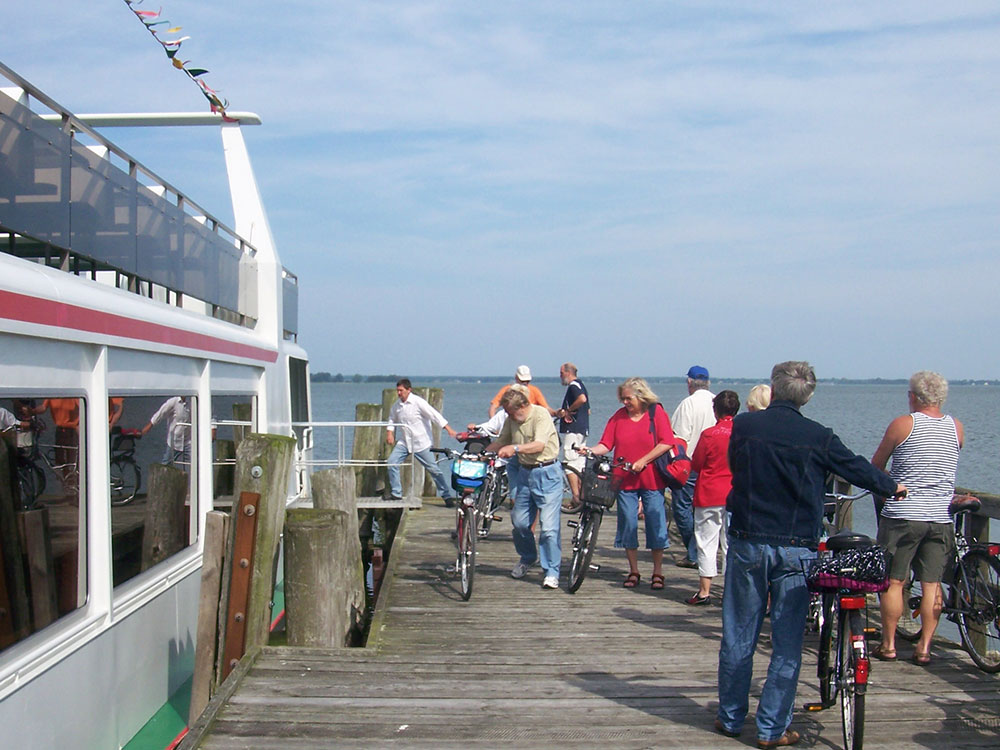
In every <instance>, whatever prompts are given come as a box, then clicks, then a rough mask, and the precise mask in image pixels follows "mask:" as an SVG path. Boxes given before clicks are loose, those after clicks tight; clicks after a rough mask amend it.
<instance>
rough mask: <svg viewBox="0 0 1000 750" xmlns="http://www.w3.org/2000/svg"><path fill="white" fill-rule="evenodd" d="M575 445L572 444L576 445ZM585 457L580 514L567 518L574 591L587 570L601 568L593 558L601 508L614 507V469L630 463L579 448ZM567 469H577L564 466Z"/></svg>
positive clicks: (599, 529)
mask: <svg viewBox="0 0 1000 750" xmlns="http://www.w3.org/2000/svg"><path fill="white" fill-rule="evenodd" d="M575 447H576V446H574V449H575ZM581 453H583V454H584V456H585V457H586V461H585V463H584V468H583V472H581V473H580V517H579V518H576V519H570V520H569V521H568V522H567V524H568V525H569V526H570V527H571V528H574V529H576V531H575V532H574V533H573V557H572V560H571V562H570V567H569V585H568V589H569V593H571V594H575V593H576V591H577V589H579V588H580V585H581V584H582V583H583V579H584V578H586V577H587V572H588V571H590V570H600V567H601V566H600V565H594V564H593V562H592V560H593V557H594V550H595V549H596V548H597V536H598V534H599V533H600V531H601V521H602V520H604V511H606V510H610V509H611V508H612V507H614V504H615V499H616V498H617V496H618V486H619V485H620V484H621V482H620V481H619V479H618V478H617V477H615V475H614V469H616V468H619V469H624V470H625V471H629V470H631V468H632V464H631V463H629V462H628V461H625V460H623V459H621V458H615V459H612V458H610V457H608V456H595V455H594V454H593V452H592V451H589V450H586V449H581ZM564 468H565V469H566V471H572V472H576V469H573V468H571V467H568V466H567V467H564Z"/></svg>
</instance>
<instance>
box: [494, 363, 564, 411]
mask: <svg viewBox="0 0 1000 750" xmlns="http://www.w3.org/2000/svg"><path fill="white" fill-rule="evenodd" d="M518 384H520V385H523V386H524V387H525V388H527V389H528V401H529V402H531V403H532V404H535V405H536V406H543V407H545V409H547V410H548V412H549V414H550V415H551V416H555V413H556V412H555V410H554V409H552V408H550V407H549V402H548V401H546V400H545V396H543V395H542V392H541V391H540V390H538V387H537V386H534V385H532V384H531V370H530V369H529V367H528V366H527V365H518V368H517V370H516V371H515V372H514V382H513V383H508V384H507V385H505V386H504V387H503V388H501V389H500V390H499V391H497V395H495V396H494V397H493V400H492V401H490V416H491V417H492V416H493V415H494V414H496V413H497V410H498V409H499V408H500V399H502V398H503V395H504V394H505V393H506V392H507V389H508V388H510V387H511V386H513V385H518Z"/></svg>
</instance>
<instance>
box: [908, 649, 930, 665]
mask: <svg viewBox="0 0 1000 750" xmlns="http://www.w3.org/2000/svg"><path fill="white" fill-rule="evenodd" d="M912 658H913V663H914V664H916V665H917V666H918V667H926V666H927V665H928V664H930V663H931V655H930V654H922V653H920V652H919V651H914V652H913V657H912Z"/></svg>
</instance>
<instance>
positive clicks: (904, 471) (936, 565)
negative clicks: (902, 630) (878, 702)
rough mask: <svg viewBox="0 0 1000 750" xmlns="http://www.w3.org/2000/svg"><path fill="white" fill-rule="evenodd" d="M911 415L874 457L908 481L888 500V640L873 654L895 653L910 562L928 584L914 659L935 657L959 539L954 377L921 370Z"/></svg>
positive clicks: (882, 538) (914, 382) (895, 425)
mask: <svg viewBox="0 0 1000 750" xmlns="http://www.w3.org/2000/svg"><path fill="white" fill-rule="evenodd" d="M907 395H908V397H909V401H910V413H909V414H905V415H903V416H902V417H897V418H896V419H894V420H893V421H892V422H891V423H890V424H889V427H888V429H886V431H885V437H883V438H882V442H881V443H880V444H879V447H878V449H877V450H876V451H875V455H874V456H873V457H872V463H873V464H874V465H875V466H877V467H878V468H880V469H882V470H883V471H884V470H885V467H886V463H887V462H888V460H889V458H890V457H891V458H892V466H891V467H890V469H889V476H891V477H892V478H893V479H895V480H896V481H897V482H898V483H900V484H904V485H906V488H907V489H908V490H909V493H908V494H907V496H906V497H904V498H902V499H899V500H893V499H891V498H890V499H889V500H888V501H886V502H884V503H883V505H882V510H881V518H880V519H879V529H878V541H879V543H881V544H884V545H885V546H886V548H887V549H888V550H889V552H890V553H891V554H892V567H891V569H890V571H889V590H888V591H886V592H885V593H884V594H882V601H881V609H882V643H881V645H880V646H879V647H878V648H877V649H876V650H875V652H874V656H875V657H876V658H879V659H882V660H883V661H892V660H894V659H895V658H896V642H895V639H896V625H897V623H898V622H899V618H900V616H901V615H902V613H903V582H904V581H905V580H906V579H907V578H908V577H909V572H910V567H911V565H912V567H913V570H915V571H916V572H917V573H918V575H919V577H920V583H921V586H922V588H923V598H922V599H921V602H920V621H921V623H922V629H921V631H920V639H919V640H918V641H917V645H916V646H915V647H914V651H913V661H914V662H916V663H917V664H920V665H926V664H928V663H930V648H931V638H933V637H934V631H935V630H936V629H937V624H938V620H939V619H940V616H941V604H942V599H941V576H942V575H943V574H944V569H945V566H946V564H947V561H948V556H949V554H950V552H951V550H952V547H953V546H954V544H955V529H954V526H953V525H952V520H951V516H950V515H949V514H948V504H949V503H950V502H951V498H952V496H953V495H954V493H955V470H956V469H957V468H958V452H959V450H961V448H962V441H963V439H964V431H963V428H962V423H961V422H959V421H958V420H957V419H955V418H954V417H951V416H948V415H947V414H944V413H943V412H942V411H941V406H942V405H943V404H944V401H945V398H947V396H948V381H947V380H945V379H944V378H943V377H941V375H939V374H937V373H936V372H929V371H927V370H923V371H921V372H918V373H916V374H915V375H913V377H911V378H910V390H909V391H908V393H907Z"/></svg>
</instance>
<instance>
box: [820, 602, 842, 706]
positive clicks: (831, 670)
mask: <svg viewBox="0 0 1000 750" xmlns="http://www.w3.org/2000/svg"><path fill="white" fill-rule="evenodd" d="M820 596H821V598H822V600H821V604H820V610H819V656H818V659H817V662H816V676H817V677H818V678H819V700H820V703H821V704H822V705H823V707H824V708H829V707H830V706H832V705H833V697H834V695H835V694H836V685H837V652H836V651H835V650H834V641H833V634H834V632H836V631H835V629H836V627H837V611H838V610H837V607H836V606H835V605H836V603H837V596H836V595H835V594H832V593H830V592H824V593H822V594H820Z"/></svg>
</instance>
